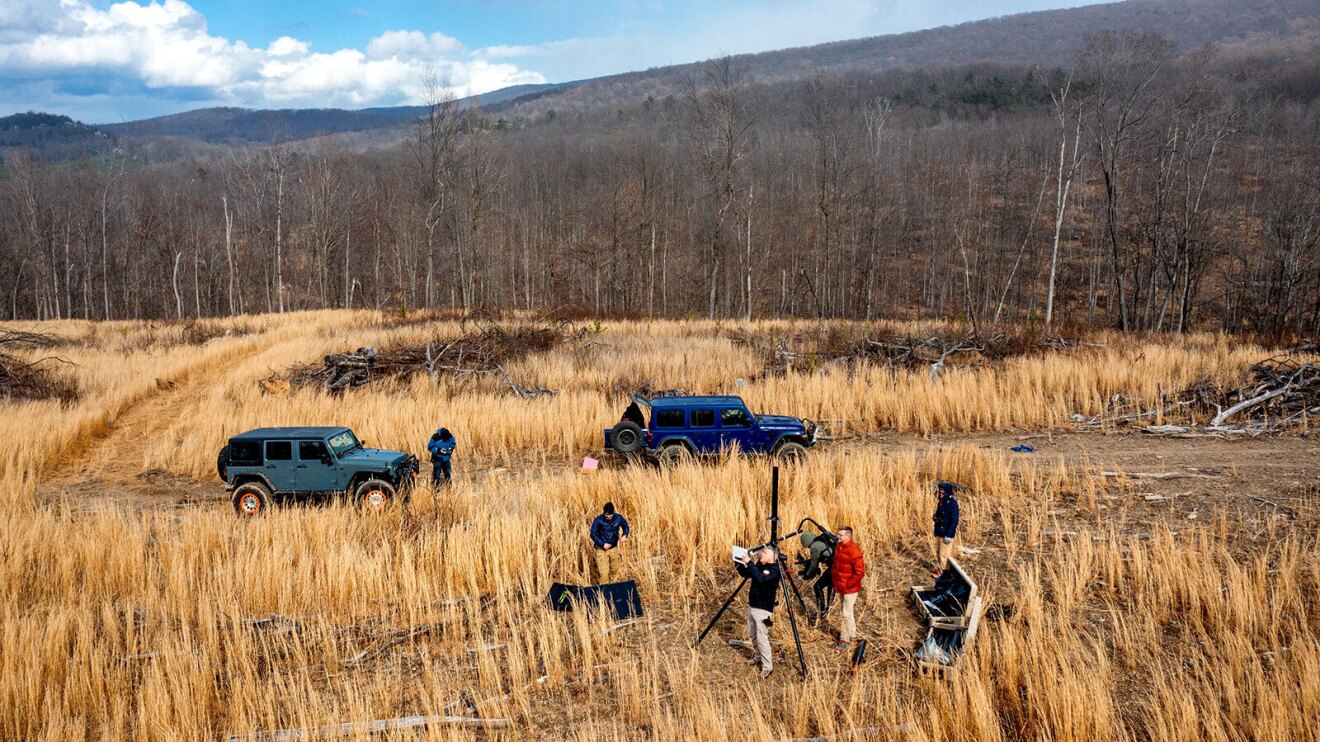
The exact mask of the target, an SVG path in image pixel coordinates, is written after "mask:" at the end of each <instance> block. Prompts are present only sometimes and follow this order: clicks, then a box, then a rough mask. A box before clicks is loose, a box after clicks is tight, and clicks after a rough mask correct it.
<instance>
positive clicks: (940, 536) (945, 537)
mask: <svg viewBox="0 0 1320 742" xmlns="http://www.w3.org/2000/svg"><path fill="white" fill-rule="evenodd" d="M953 490H954V485H953V483H952V482H939V483H937V484H936V485H935V494H936V495H938V496H939V502H938V503H937V504H936V505H935V514H934V515H932V516H931V520H932V521H934V523H935V529H934V533H935V560H936V561H935V576H936V577H939V576H940V575H941V574H943V572H944V570H945V569H947V568H948V566H949V554H950V552H952V551H953V538H954V537H955V536H957V535H958V500H957V498H955V497H954V496H953Z"/></svg>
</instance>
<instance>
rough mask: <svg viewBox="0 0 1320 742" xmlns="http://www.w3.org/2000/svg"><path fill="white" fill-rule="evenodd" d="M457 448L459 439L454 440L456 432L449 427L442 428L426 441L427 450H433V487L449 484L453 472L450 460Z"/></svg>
mask: <svg viewBox="0 0 1320 742" xmlns="http://www.w3.org/2000/svg"><path fill="white" fill-rule="evenodd" d="M455 448H458V441H456V440H454V434H453V433H451V432H449V428H440V429H438V430H436V431H435V432H434V433H432V434H431V440H429V441H427V443H426V450H427V451H430V452H431V486H432V487H439V486H440V485H441V484H449V479H450V475H451V473H452V472H451V469H450V460H451V459H452V458H453V456H454V449H455Z"/></svg>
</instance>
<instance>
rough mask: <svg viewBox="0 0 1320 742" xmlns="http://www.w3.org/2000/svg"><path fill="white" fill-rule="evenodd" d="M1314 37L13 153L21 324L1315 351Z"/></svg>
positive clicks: (9, 246)
mask: <svg viewBox="0 0 1320 742" xmlns="http://www.w3.org/2000/svg"><path fill="white" fill-rule="evenodd" d="M1209 5H1210V6H1214V7H1219V6H1220V5H1222V3H1218V4H1217V3H1213V2H1212V3H1210V4H1209ZM1261 5H1262V7H1266V8H1269V7H1276V6H1279V4H1273V5H1272V4H1270V3H1263V4H1261ZM1280 7H1281V6H1280ZM1309 24H1310V21H1309V20H1306V19H1305V18H1303V19H1300V20H1298V19H1294V21H1291V22H1289V23H1287V24H1284V25H1285V26H1286V29H1291V30H1292V31H1296V33H1294V34H1293V35H1291V36H1287V37H1286V38H1285V37H1283V36H1279V35H1277V34H1276V33H1275V32H1274V31H1270V32H1268V33H1267V32H1264V31H1262V32H1252V35H1251V36H1250V38H1248V39H1246V40H1243V41H1241V42H1239V43H1236V44H1235V45H1232V46H1231V47H1228V48H1219V49H1216V48H1204V47H1191V48H1187V47H1184V46H1182V45H1180V44H1179V43H1176V42H1174V41H1173V40H1172V39H1169V38H1166V37H1164V36H1162V35H1160V34H1157V33H1153V32H1144V31H1132V32H1127V33H1098V34H1093V35H1091V36H1088V37H1086V39H1085V40H1084V45H1083V47H1082V48H1081V50H1080V51H1079V53H1078V54H1076V55H1075V56H1074V57H1073V58H1072V60H1071V61H1068V62H1066V63H1063V64H1057V65H1037V64H1034V63H1032V64H998V63H984V62H983V63H975V64H966V65H960V66H943V67H924V68H919V69H898V70H888V71H880V72H859V71H854V72H849V73H847V74H811V75H808V76H806V77H804V78H802V79H787V80H778V81H761V80H758V79H757V78H756V77H755V75H754V74H753V71H752V69H750V68H749V67H746V66H744V65H743V61H744V60H745V58H725V59H720V60H713V61H711V62H707V63H704V64H702V65H699V66H695V67H693V68H691V70H690V74H685V75H683V76H682V78H683V80H682V82H680V83H678V84H677V85H676V87H675V89H674V90H675V92H674V93H672V94H668V95H663V96H659V97H657V96H654V95H650V94H647V95H646V96H643V97H640V98H635V99H631V100H629V101H628V102H627V103H622V102H620V103H617V104H609V105H598V106H595V107H592V108H586V109H584V110H581V111H573V110H571V109H568V108H563V109H562V110H559V109H555V108H546V109H545V110H544V111H542V112H540V113H535V109H530V108H528V106H530V105H531V104H536V105H537V106H539V105H542V104H543V103H544V102H545V101H549V100H550V99H553V98H554V97H555V94H554V93H553V92H545V91H541V93H538V95H540V98H539V99H538V100H537V101H531V102H529V101H526V100H523V101H521V102H511V103H510V104H509V106H508V107H506V108H500V109H498V110H497V106H491V107H490V108H487V109H482V108H479V107H466V108H465V107H463V106H460V105H458V104H456V103H455V102H452V101H451V102H443V101H442V102H438V103H437V104H436V105H434V106H431V107H427V108H426V109H424V115H423V116H422V117H420V119H419V120H418V121H417V122H415V123H409V124H407V125H406V126H405V128H404V129H403V130H402V131H403V132H405V133H406V135H401V136H397V138H396V140H395V142H394V143H393V144H391V145H389V146H379V145H377V146H375V147H357V146H350V144H351V142H350V143H346V142H345V141H344V139H343V137H346V136H363V137H370V136H375V134H374V133H373V132H372V131H365V132H357V133H353V134H346V135H340V136H339V137H324V138H319V139H315V140H310V141H308V142H293V143H287V142H277V143H276V144H274V145H273V146H271V145H262V146H256V145H248V146H243V147H212V148H210V149H205V148H203V149H194V150H188V149H187V148H180V149H179V151H178V152H175V153H174V154H173V155H172V157H170V158H154V157H145V156H141V155H140V149H135V148H134V147H132V146H128V145H125V146H124V147H122V148H119V149H116V150H113V151H111V152H107V153H104V154H102V155H100V156H96V157H87V158H83V159H81V160H77V161H74V162H71V163H69V162H66V163H50V162H43V161H42V160H41V157H40V153H39V152H38V153H31V152H25V151H20V150H12V151H10V152H9V154H8V156H7V157H6V160H5V162H4V171H3V174H2V176H0V264H2V265H5V266H6V267H7V269H8V270H6V271H5V272H2V273H0V282H2V283H0V317H8V318H46V317H86V318H92V319H100V318H112V319H116V318H126V317H175V318H179V317H190V316H208V315H216V314H238V313H246V312H258V311H274V312H282V311H290V310H296V309H305V308H316V307H330V306H352V307H372V308H377V309H389V310H391V311H399V312H408V311H412V310H413V309H417V308H434V309H449V310H454V311H459V312H463V311H471V310H477V309H482V308H509V307H512V308H517V309H528V310H544V309H551V308H555V307H560V306H563V305H575V306H578V307H581V308H583V309H585V310H586V311H588V312H591V313H597V314H601V315H616V314H629V315H645V316H662V315H663V316H701V317H711V318H719V317H760V316H766V315H808V316H820V317H857V318H863V319H879V318H884V317H904V318H920V317H958V318H961V319H963V320H964V321H966V322H967V323H968V325H969V327H971V328H980V327H984V326H986V325H989V324H992V323H994V322H997V321H1009V320H1015V321H1027V322H1031V323H1035V324H1037V326H1041V327H1044V326H1048V325H1057V324H1084V325H1090V326H1112V327H1119V328H1123V329H1129V330H1189V329H1194V328H1206V327H1209V328H1223V329H1230V330H1252V331H1257V332H1262V333H1270V334H1274V335H1278V336H1282V335H1287V334H1307V333H1310V334H1314V333H1317V332H1320V136H1317V133H1318V132H1320V49H1318V48H1317V46H1316V44H1315V37H1314V36H1308V35H1307V34H1309V33H1310V30H1309V29H1311V26H1310V25H1309ZM1276 31H1277V29H1276ZM1290 32H1291V31H1290ZM1260 34H1265V35H1263V36H1262V35H1260ZM586 85H588V83H583V84H582V86H583V87H585V86H586ZM571 94H575V93H573V92H572V91H570V93H568V94H566V95H571ZM498 105H503V104H498ZM520 110H521V111H523V113H520V112H519V111H520ZM380 131H400V130H388V129H386V130H380ZM143 141H148V140H143Z"/></svg>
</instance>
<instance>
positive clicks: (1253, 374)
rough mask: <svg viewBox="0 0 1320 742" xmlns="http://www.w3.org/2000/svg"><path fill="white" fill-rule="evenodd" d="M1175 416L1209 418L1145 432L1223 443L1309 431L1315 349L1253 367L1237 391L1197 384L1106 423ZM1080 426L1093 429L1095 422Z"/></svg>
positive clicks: (1318, 368)
mask: <svg viewBox="0 0 1320 742" xmlns="http://www.w3.org/2000/svg"><path fill="white" fill-rule="evenodd" d="M1175 411H1180V412H1187V413H1190V414H1193V415H1195V414H1196V413H1198V412H1199V413H1201V414H1202V415H1206V416H1210V415H1213V417H1211V418H1210V421H1209V423H1207V424H1206V425H1201V426H1196V425H1150V426H1147V427H1146V428H1145V431H1146V432H1147V433H1153V434H1158V435H1170V436H1176V437H1200V436H1204V435H1216V436H1221V437H1222V436H1223V435H1224V434H1227V433H1238V434H1244V433H1245V434H1249V435H1260V434H1262V433H1284V432H1287V431H1290V430H1296V429H1298V428H1304V427H1309V425H1310V421H1311V420H1312V419H1313V418H1316V417H1318V416H1320V348H1318V347H1317V346H1316V345H1315V344H1313V343H1305V344H1303V345H1299V346H1297V347H1295V348H1289V349H1288V350H1286V351H1284V352H1283V353H1281V354H1279V355H1277V356H1271V357H1270V358H1266V359H1264V360H1262V361H1260V362H1258V363H1254V364H1252V365H1251V367H1250V368H1249V369H1248V370H1247V379H1246V383H1245V384H1244V385H1242V386H1239V387H1233V388H1227V389H1225V388H1221V387H1218V386H1216V385H1214V384H1211V383H1210V382H1209V381H1207V380H1204V379H1203V380H1199V381H1197V382H1196V383H1194V384H1192V385H1190V386H1188V387H1187V388H1186V389H1184V390H1183V391H1182V392H1181V393H1179V394H1178V395H1177V396H1176V397H1175V398H1174V399H1172V400H1170V401H1169V402H1168V403H1167V404H1165V405H1164V406H1163V407H1162V408H1159V409H1146V410H1136V411H1134V412H1132V413H1131V414H1128V415H1126V416H1122V417H1121V418H1120V417H1116V418H1110V419H1109V420H1107V421H1106V422H1108V421H1115V420H1120V421H1123V422H1133V421H1136V420H1139V419H1143V418H1150V417H1154V416H1156V415H1157V414H1164V415H1169V414H1171V413H1173V412H1175ZM1075 417H1079V416H1075ZM1079 422H1083V421H1081V420H1079ZM1084 422H1088V423H1091V424H1094V423H1096V422H1097V420H1096V419H1094V418H1092V419H1091V420H1087V421H1084Z"/></svg>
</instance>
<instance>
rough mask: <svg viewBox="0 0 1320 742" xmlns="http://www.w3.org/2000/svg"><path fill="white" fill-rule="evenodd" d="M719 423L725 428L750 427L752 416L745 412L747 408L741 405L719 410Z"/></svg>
mask: <svg viewBox="0 0 1320 742" xmlns="http://www.w3.org/2000/svg"><path fill="white" fill-rule="evenodd" d="M720 425H722V426H724V427H726V428H750V427H752V416H751V415H749V414H747V410H744V409H742V408H741V407H736V408H734V409H731V410H720Z"/></svg>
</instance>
